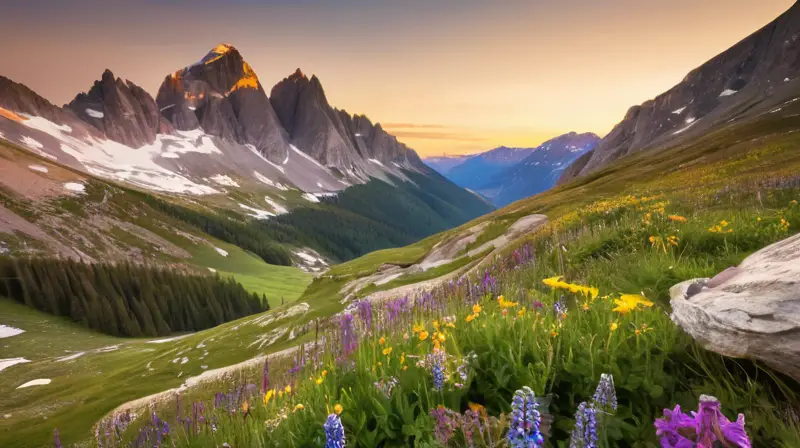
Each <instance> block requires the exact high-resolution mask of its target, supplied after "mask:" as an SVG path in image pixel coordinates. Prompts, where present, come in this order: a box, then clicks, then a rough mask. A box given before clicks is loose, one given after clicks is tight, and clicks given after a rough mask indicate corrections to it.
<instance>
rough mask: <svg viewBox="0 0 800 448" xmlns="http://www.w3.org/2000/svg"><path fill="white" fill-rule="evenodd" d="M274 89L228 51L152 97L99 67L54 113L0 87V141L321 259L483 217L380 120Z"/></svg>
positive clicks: (292, 90)
mask: <svg viewBox="0 0 800 448" xmlns="http://www.w3.org/2000/svg"><path fill="white" fill-rule="evenodd" d="M272 92H273V93H272V94H273V98H272V100H271V99H270V98H269V97H268V96H267V93H266V91H265V89H264V88H263V86H262V84H261V81H260V80H259V78H258V76H257V75H256V73H255V72H254V70H253V69H252V67H251V66H250V65H249V64H248V63H247V62H246V61H245V60H244V58H243V57H242V55H241V54H240V53H239V51H238V50H237V49H236V48H234V47H233V46H231V45H227V44H221V45H218V46H217V47H215V48H213V49H212V50H211V51H210V52H209V53H208V54H206V55H205V56H204V57H203V58H202V59H200V60H199V61H197V62H195V63H193V64H191V65H189V66H187V67H185V68H183V69H180V70H177V71H176V72H174V73H172V74H170V75H168V76H166V77H165V79H164V81H163V83H162V84H161V87H160V88H159V90H158V94H157V96H156V98H155V99H154V98H153V97H152V96H150V95H149V94H148V93H147V92H146V91H144V90H143V89H142V88H140V87H138V86H137V85H136V84H134V83H132V82H131V81H126V80H123V79H122V78H118V77H116V76H115V75H114V74H113V73H112V72H111V71H109V70H106V71H105V72H104V73H103V74H102V76H101V77H100V79H99V80H98V81H96V82H95V83H94V84H93V85H92V86H91V87H90V88H89V90H88V91H87V92H85V93H80V94H78V95H77V96H76V97H75V99H74V100H72V101H71V102H70V103H69V104H67V105H65V106H64V107H57V106H55V105H53V104H51V103H50V102H48V101H47V100H46V99H44V98H42V97H41V96H39V95H38V94H36V93H35V92H34V91H32V90H30V89H28V88H27V87H25V86H24V85H22V84H18V83H15V82H13V81H11V80H9V79H7V78H2V77H0V139H2V140H6V141H8V142H10V143H12V144H13V145H16V146H18V147H21V148H25V149H26V150H28V151H30V152H33V153H35V154H36V155H37V156H39V157H43V158H45V159H48V160H49V161H50V162H52V163H57V164H59V165H61V166H66V167H70V168H72V169H73V170H76V172H81V173H84V174H85V175H88V176H94V177H99V178H103V179H105V180H110V181H113V182H116V183H120V184H126V185H128V186H133V187H136V188H138V189H140V190H145V191H149V192H153V193H161V194H169V195H170V196H171V197H172V198H173V199H176V200H180V201H181V202H188V203H191V204H198V205H202V206H211V207H213V208H214V209H218V208H220V207H222V208H226V209H228V211H235V212H237V213H238V214H239V215H242V216H243V217H248V218H254V219H255V220H257V221H266V220H271V221H275V222H274V223H270V224H269V225H266V224H265V226H264V227H263V228H261V229H259V230H257V231H254V234H259V233H260V234H261V236H259V237H258V238H267V239H269V238H272V237H274V238H275V239H276V240H278V241H281V242H283V243H286V242H290V244H296V245H298V246H299V247H301V248H303V247H313V248H315V249H319V250H320V251H322V252H325V253H326V254H327V256H329V257H331V258H333V259H345V258H352V257H354V256H358V255H361V254H362V253H364V252H365V251H370V250H376V249H381V248H385V247H392V246H396V245H400V244H408V243H411V242H413V241H416V240H417V239H420V238H424V237H425V236H428V235H430V234H432V233H435V232H438V231H441V230H445V229H447V228H449V227H453V226H456V225H459V224H461V223H463V222H465V221H467V220H469V219H472V218H474V217H476V216H478V215H480V214H483V213H486V212H488V211H490V210H491V206H490V205H489V204H488V203H486V202H485V201H484V200H483V199H481V198H480V197H478V196H476V195H474V194H473V193H470V192H468V191H466V190H464V189H462V188H460V187H458V186H456V185H454V184H453V183H452V182H449V181H447V180H446V179H444V178H443V177H441V176H440V175H439V174H438V173H436V172H435V171H433V170H432V169H430V168H428V167H427V166H426V165H425V164H423V163H422V161H421V160H420V158H419V157H418V156H417V154H416V152H414V151H413V150H412V149H410V148H408V147H407V146H406V145H404V144H403V143H401V142H399V141H398V140H397V139H396V138H395V137H394V136H392V135H390V134H388V133H387V132H386V131H385V130H384V129H383V128H382V127H381V125H380V124H375V123H373V122H372V121H370V120H369V119H368V118H367V117H365V116H363V115H350V114H349V113H347V112H346V111H343V110H338V109H335V108H334V107H332V106H331V105H330V104H329V103H328V101H327V98H326V96H325V92H324V89H323V88H322V84H321V82H320V80H319V79H318V78H317V77H315V76H312V77H311V78H308V77H306V76H305V75H304V74H303V73H302V72H301V71H300V70H298V71H297V72H296V73H294V74H292V75H290V76H289V77H287V78H286V79H284V80H283V81H281V82H280V83H278V85H276V86H275V87H274V88H273V89H272ZM32 166H35V167H37V168H36V169H38V170H39V171H36V172H37V173H39V174H37V175H38V176H45V177H47V176H48V175H49V174H48V171H46V170H45V171H43V170H42V168H41V167H39V165H37V164H32ZM45 168H46V167H45ZM23 169H24V168H23ZM31 170H33V168H31ZM26 171H27V170H26ZM34 171H35V170H34ZM6 174H8V173H6ZM30 174H31V173H25V174H24V175H21V176H13V177H9V178H15V179H16V178H18V179H27V178H30ZM4 175H5V174H4ZM86 182H88V181H86ZM86 182H77V183H76V182H67V183H64V185H63V191H62V192H61V193H62V194H65V195H71V196H75V195H81V194H83V193H84V192H85V191H86V188H87V186H86V185H87V184H86ZM48 185H50V187H48V188H50V189H52V188H57V185H58V184H57V183H52V182H51V183H48ZM5 186H7V187H10V188H11V189H12V190H14V189H15V188H14V187H19V186H18V185H16V184H15V182H11V183H10V184H9V185H5ZM349 187H353V188H349ZM345 190H346V191H345ZM15 200H16V199H15ZM378 202H379V203H378ZM312 209H313V210H312ZM409 216H414V217H415V220H416V221H414V222H412V221H411V220H409V219H407V218H408V217H409ZM278 221H280V222H278ZM311 221H314V222H313V223H312V222H311ZM334 222H336V223H337V224H336V226H337V228H336V229H329V228H326V226H328V227H330V226H331V225H333V224H332V223H334ZM266 227H271V230H267V229H266ZM220 232H222V233H221V234H222V235H225V236H226V237H227V236H230V235H231V234H230V232H228V231H224V232H223V231H221V230H220ZM370 232H372V233H371V234H370ZM234 243H235V242H234ZM251 243H252V242H251ZM253 244H254V248H255V250H256V251H258V248H259V247H263V243H253ZM248 250H251V251H252V250H253V249H252V248H251V249H248ZM273 252H274V251H273ZM277 259H280V260H287V259H288V257H286V256H278V257H277Z"/></svg>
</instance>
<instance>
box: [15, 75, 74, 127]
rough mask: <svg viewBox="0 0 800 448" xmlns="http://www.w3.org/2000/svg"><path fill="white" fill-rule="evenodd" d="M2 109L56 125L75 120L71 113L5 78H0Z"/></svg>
mask: <svg viewBox="0 0 800 448" xmlns="http://www.w3.org/2000/svg"><path fill="white" fill-rule="evenodd" d="M0 107H2V108H3V109H6V110H9V111H12V112H16V113H22V114H27V115H33V116H37V117H42V118H46V119H48V120H50V121H52V122H54V123H64V122H67V121H71V120H74V119H75V117H74V116H73V115H72V114H71V113H70V112H67V111H64V110H63V109H61V108H60V107H58V106H55V105H53V104H52V103H50V101H47V100H46V99H44V98H42V97H41V96H39V94H37V93H36V92H34V91H33V90H31V89H29V88H28V87H26V86H25V85H23V84H20V83H17V82H14V81H12V80H10V79H8V78H6V77H4V76H0Z"/></svg>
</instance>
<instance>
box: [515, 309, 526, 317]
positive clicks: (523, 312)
mask: <svg viewBox="0 0 800 448" xmlns="http://www.w3.org/2000/svg"><path fill="white" fill-rule="evenodd" d="M525 311H526V308H525V307H524V306H523V307H522V308H520V310H519V311H517V317H522V316H524V315H525Z"/></svg>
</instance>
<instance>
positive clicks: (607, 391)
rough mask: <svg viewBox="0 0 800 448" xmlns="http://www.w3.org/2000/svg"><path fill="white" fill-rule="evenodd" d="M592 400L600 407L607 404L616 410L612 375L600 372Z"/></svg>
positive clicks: (615, 395) (615, 394)
mask: <svg viewBox="0 0 800 448" xmlns="http://www.w3.org/2000/svg"><path fill="white" fill-rule="evenodd" d="M592 401H594V403H595V405H597V406H599V407H600V408H601V409H604V408H606V406H608V407H610V408H611V409H613V410H615V411H616V410H617V391H616V389H615V388H614V377H613V376H612V375H611V374H610V373H602V374H600V382H599V383H598V384H597V390H595V392H594V397H592Z"/></svg>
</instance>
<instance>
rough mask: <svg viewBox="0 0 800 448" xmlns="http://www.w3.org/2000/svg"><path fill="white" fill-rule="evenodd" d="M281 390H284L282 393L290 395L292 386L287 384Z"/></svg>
mask: <svg viewBox="0 0 800 448" xmlns="http://www.w3.org/2000/svg"><path fill="white" fill-rule="evenodd" d="M283 390H284V392H286V393H287V394H290V393H292V385H291V384H287V385H286V387H285V388H284V389H283Z"/></svg>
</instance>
